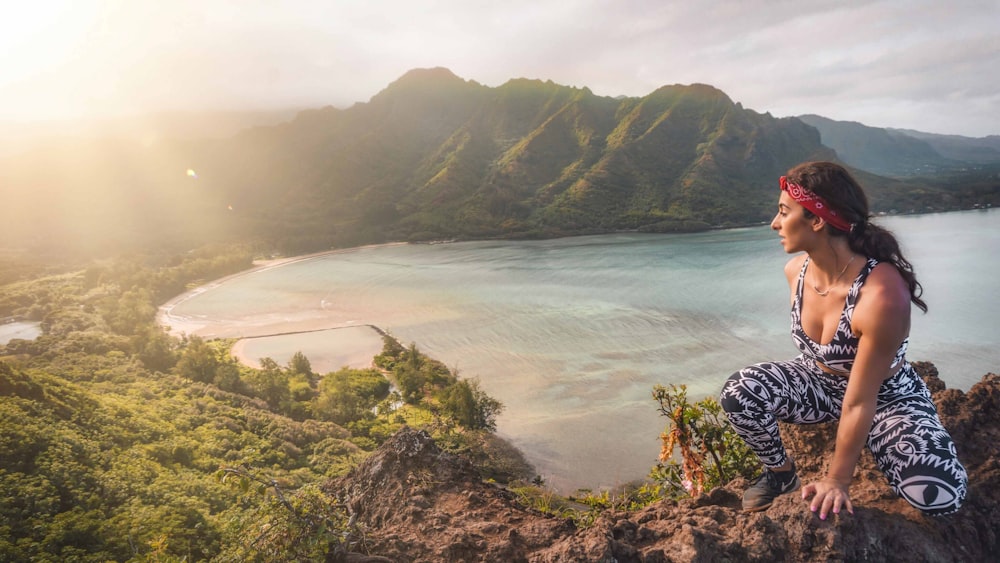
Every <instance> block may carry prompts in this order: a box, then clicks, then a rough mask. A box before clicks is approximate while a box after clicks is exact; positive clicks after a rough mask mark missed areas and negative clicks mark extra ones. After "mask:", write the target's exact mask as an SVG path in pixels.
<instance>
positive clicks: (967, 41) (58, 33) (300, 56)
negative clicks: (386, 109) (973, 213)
mask: <svg viewBox="0 0 1000 563" xmlns="http://www.w3.org/2000/svg"><path fill="white" fill-rule="evenodd" d="M29 6H30V7H29V8H25V10H28V12H27V13H26V14H25V15H24V17H22V18H20V19H21V21H22V27H23V28H26V29H27V28H30V32H24V31H23V30H22V31H21V32H19V33H10V34H3V33H0V49H3V50H4V52H13V51H12V50H11V49H14V48H16V52H18V53H24V55H23V56H22V57H20V58H18V59H17V60H16V61H10V60H9V59H10V58H9V57H7V58H5V60H4V62H0V119H18V118H20V119H30V118H37V117H41V116H46V115H50V116H59V115H63V116H68V115H79V114H86V113H96V114H115V113H127V112H140V111H150V110H160V109H226V108H230V109H248V108H252V107H271V108H273V107H288V106H296V107H302V106H321V105H326V104H334V105H341V106H346V105H349V104H350V103H352V102H355V101H366V100H367V99H369V98H370V97H371V96H373V95H374V94H375V93H377V92H378V91H379V90H381V89H382V88H384V87H385V86H386V85H388V84H389V83H390V82H392V81H393V80H395V79H396V78H398V77H399V76H400V75H402V74H403V73H405V72H406V71H407V70H409V69H412V68H417V67H431V66H444V67H447V68H450V69H451V70H452V71H454V72H455V73H456V74H458V75H459V76H461V77H463V78H466V79H471V80H476V81H478V82H481V83H483V84H487V85H490V86H497V85H499V84H502V83H503V82H506V81H507V80H509V79H511V78H518V77H527V78H540V79H551V80H553V81H554V82H557V83H560V84H566V85H570V86H577V87H583V86H587V87H589V88H590V89H591V90H593V91H594V92H595V93H597V94H601V95H610V96H615V95H622V94H624V95H631V96H641V95H645V94H647V93H649V92H651V91H653V90H655V89H656V88H658V87H660V86H662V85H665V84H674V83H692V82H702V83H707V84H712V85H713V86H716V87H718V88H720V89H722V90H724V91H725V92H726V93H727V94H729V95H730V97H732V98H733V99H734V100H736V101H740V102H742V103H743V104H744V106H746V107H749V108H752V109H756V110H757V111H761V112H764V111H770V112H771V113H773V114H775V115H796V114H801V113H817V114H820V115H824V116H827V117H830V118H833V119H849V120H855V121H861V122H864V123H868V124H871V125H878V126H893V127H907V128H913V129H922V130H928V131H934V132H941V133H960V134H966V135H976V136H979V135H986V134H1000V107H998V105H997V104H998V93H1000V73H997V72H996V70H995V69H997V68H1000V39H998V38H1000V34H998V33H997V32H996V31H995V24H996V22H997V21H1000V3H998V2H995V1H957V2H955V1H953V2H950V3H948V5H947V6H944V5H943V4H942V3H940V2H936V1H930V0H920V1H916V2H908V3H905V4H903V3H899V2H891V1H871V2H865V3H858V2H852V3H849V4H848V3H843V2H840V1H798V2H791V1H779V2H765V1H757V2H731V1H711V2H680V1H670V2H663V1H649V0H647V1H627V0H619V1H612V0H587V1H581V2H563V1H561V0H534V1H529V0H509V1H508V2H502V3H501V2H492V1H486V0H465V1H459V0H454V1H452V0H438V1H424V2H421V1H381V2H363V1H360V0H340V1H333V2H331V1H319V0H317V1H305V0H297V1H285V2H270V1H264V0H257V1H241V2H237V1H231V2H227V1H221V0H204V1H195V0H174V1H172V2H158V1H154V0H147V1H138V0H137V1H130V2H121V1H119V2H111V1H103V2H101V1H97V0H92V1H90V2H85V1H83V0H80V1H77V2H52V1H47V0H41V1H39V2H34V3H31V4H30V5H29ZM23 22H27V25H25V24H24V23H23ZM0 26H2V24H0ZM7 28H10V29H15V28H16V25H14V24H10V23H8V24H7V26H5V27H0V32H2V31H9V29H7Z"/></svg>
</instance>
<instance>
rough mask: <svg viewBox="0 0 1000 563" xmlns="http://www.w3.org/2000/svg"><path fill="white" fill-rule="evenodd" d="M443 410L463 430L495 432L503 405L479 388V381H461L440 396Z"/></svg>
mask: <svg viewBox="0 0 1000 563" xmlns="http://www.w3.org/2000/svg"><path fill="white" fill-rule="evenodd" d="M440 399H441V408H442V410H443V411H444V413H445V414H447V415H448V416H450V417H451V418H452V419H454V420H455V422H456V423H458V425H459V426H462V427H463V428H468V429H469V430H487V431H490V432H493V431H495V430H496V427H497V422H496V420H497V416H499V415H500V413H501V412H503V408H504V407H503V403H501V402H500V401H498V400H496V399H494V398H493V397H490V396H489V395H487V394H486V392H484V391H483V390H482V389H480V388H479V381H478V380H475V379H473V380H469V379H461V380H459V381H456V382H455V383H453V384H451V385H449V386H448V387H446V388H445V389H444V390H443V391H442V392H441V395H440Z"/></svg>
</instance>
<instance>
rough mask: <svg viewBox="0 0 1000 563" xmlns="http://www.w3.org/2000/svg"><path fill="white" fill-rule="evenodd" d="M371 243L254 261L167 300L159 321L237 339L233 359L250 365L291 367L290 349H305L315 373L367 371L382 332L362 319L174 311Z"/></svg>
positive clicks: (176, 329)
mask: <svg viewBox="0 0 1000 563" xmlns="http://www.w3.org/2000/svg"><path fill="white" fill-rule="evenodd" d="M403 244H407V243H389V244H385V245H372V246H397V245H403ZM364 248H371V246H362V247H356V248H347V249H337V250H330V251H325V252H318V253H314V254H307V255H302V256H293V257H288V258H276V259H272V260H259V261H254V267H253V268H250V269H249V270H244V271H242V272H238V273H236V274H232V275H230V276H226V277H223V278H220V279H217V280H213V281H211V282H209V283H206V284H204V285H201V286H198V287H196V288H194V289H192V290H190V291H187V292H185V293H183V294H181V295H178V296H177V297H174V298H173V299H171V300H169V301H167V302H166V303H164V304H163V305H161V306H160V307H159V309H158V310H157V315H156V320H157V323H158V324H160V325H161V326H164V327H166V328H167V329H168V330H169V331H170V333H171V334H173V335H175V336H178V337H180V336H182V335H195V336H200V337H202V338H205V339H213V338H237V339H239V340H237V342H236V343H235V344H234V345H233V348H232V354H233V357H234V358H235V359H236V360H237V361H239V362H240V363H243V364H244V365H247V366H251V367H260V360H261V359H262V358H265V357H269V358H271V359H273V360H275V361H276V362H278V364H279V365H287V363H288V360H289V359H290V357H291V354H290V353H288V352H286V350H289V349H293V350H297V351H301V352H302V353H303V354H305V355H306V357H307V358H309V362H310V364H311V365H312V368H313V371H315V372H317V373H328V372H330V371H336V370H338V369H340V368H342V367H350V368H355V369H363V368H368V367H371V365H372V358H373V357H374V356H375V355H377V354H379V353H380V352H381V351H382V345H383V341H382V336H383V334H384V333H383V331H382V330H381V329H380V328H378V327H376V326H374V325H370V324H365V323H364V321H363V320H352V321H350V322H342V321H341V322H337V321H333V320H331V319H328V318H322V317H320V318H317V317H315V316H309V317H302V318H295V317H293V316H288V315H283V316H281V317H274V318H268V317H254V318H236V319H227V320H226V321H225V322H219V321H209V320H207V319H200V318H192V317H185V316H181V315H177V314H174V309H175V307H177V305H179V304H181V303H183V302H185V301H187V300H188V299H192V298H194V297H197V296H198V295H201V294H203V293H205V292H207V291H211V290H213V289H215V288H217V287H219V286H221V285H223V284H224V283H226V282H228V281H230V280H233V279H236V278H239V277H242V276H248V275H252V274H255V273H258V272H262V271H265V270H269V269H272V268H280V267H282V266H285V265H288V264H292V263H295V262H301V261H304V260H312V259H315V258H319V257H322V256H328V255H330V254H342V253H347V252H355V251H357V250H361V249H364Z"/></svg>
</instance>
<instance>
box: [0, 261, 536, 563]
mask: <svg viewBox="0 0 1000 563" xmlns="http://www.w3.org/2000/svg"><path fill="white" fill-rule="evenodd" d="M4 265H5V269H4V271H5V272H6V273H8V275H9V273H10V272H12V271H13V270H12V269H11V268H10V266H11V264H9V263H5V264H4ZM249 266H250V255H249V254H247V253H246V251H245V249H242V248H238V247H213V248H209V249H205V250H202V251H199V252H195V253H188V254H186V255H184V256H174V257H171V258H167V259H164V260H161V261H159V262H156V261H151V260H150V259H148V258H147V259H146V261H145V262H140V261H138V260H137V259H136V258H134V257H133V258H132V259H125V258H122V259H117V260H111V261H105V262H101V263H99V264H93V265H91V266H89V267H87V268H85V269H82V270H74V271H66V272H61V273H55V272H52V271H51V267H49V268H50V269H49V270H48V271H44V272H38V271H35V272H34V277H31V279H26V280H21V281H10V280H5V281H7V282H8V283H6V284H5V285H3V286H2V287H0V289H2V291H0V317H5V318H17V319H21V320H25V321H30V320H36V321H41V323H42V329H43V334H42V336H40V337H39V338H37V339H35V340H32V341H28V340H17V339H15V340H12V341H10V342H9V343H8V344H6V345H5V346H0V487H2V489H3V490H4V491H5V494H4V496H3V499H2V500H0V560H2V561H29V560H30V561H199V560H208V559H214V560H220V561H246V560H255V559H258V560H259V559H263V560H276V559H281V560H287V558H291V559H296V558H302V559H310V558H313V557H314V556H316V554H321V553H327V552H328V550H329V547H330V546H331V545H339V544H340V543H343V539H344V534H346V533H347V529H348V522H347V520H346V516H345V514H344V513H343V511H341V510H340V509H339V508H338V504H337V502H336V500H335V499H332V498H328V497H327V496H326V495H324V494H323V493H322V492H321V491H320V489H319V484H320V483H321V482H322V481H323V480H325V479H327V478H330V477H335V476H338V475H340V474H342V473H343V472H345V471H346V470H347V469H348V468H350V467H351V466H352V465H354V464H355V463H356V462H357V461H358V460H359V459H361V458H363V457H364V456H366V455H367V454H368V452H371V451H372V450H373V449H374V448H376V447H377V446H378V445H379V444H381V443H382V442H383V441H385V440H386V439H387V438H388V437H389V436H390V435H391V434H392V433H393V432H395V431H396V430H398V429H399V428H401V427H402V426H403V425H410V426H413V427H421V428H427V429H429V430H430V431H431V432H432V433H433V434H434V435H435V436H436V437H437V438H438V441H439V443H440V444H442V445H444V446H445V447H446V448H449V449H451V450H453V451H461V452H463V453H465V454H466V455H468V456H470V457H472V458H473V459H476V460H477V461H478V466H479V467H480V468H481V471H482V472H483V476H484V478H491V479H495V480H498V481H500V482H509V481H511V480H513V479H522V480H523V479H529V478H531V477H532V474H531V471H532V470H531V467H530V466H529V465H528V464H527V462H526V461H525V460H524V459H523V458H522V457H521V456H520V454H519V453H518V452H517V451H516V450H514V449H513V448H511V447H509V446H507V445H506V444H505V443H503V442H501V441H500V440H498V439H497V438H496V437H495V436H494V435H493V434H492V430H494V427H495V420H496V416H497V415H498V414H499V413H500V412H501V410H502V408H503V405H501V404H500V403H499V402H497V401H496V400H494V399H492V398H491V397H489V396H487V395H486V394H485V393H484V392H482V391H481V390H480V389H479V385H478V382H477V381H476V380H469V379H460V378H458V377H457V376H456V374H455V373H454V372H453V370H449V369H448V368H447V367H446V366H444V365H442V364H441V363H440V362H437V361H435V360H433V359H430V358H428V357H426V356H424V355H423V354H422V353H420V351H419V350H418V349H417V347H416V346H415V345H412V344H411V345H410V346H408V347H406V346H402V345H400V344H399V343H398V342H396V341H395V340H393V339H392V338H391V337H386V338H385V347H384V350H383V352H382V354H380V355H379V356H377V357H376V358H374V365H373V367H372V368H371V369H362V370H358V369H348V368H344V369H341V370H338V371H336V372H332V373H325V374H322V373H315V372H314V371H313V370H312V368H311V366H310V363H309V360H308V358H306V357H305V356H303V355H302V354H296V355H295V356H294V357H293V358H292V360H291V361H290V362H289V364H288V365H287V366H281V365H278V364H277V363H276V362H274V361H273V360H270V359H266V358H265V359H264V360H263V362H262V369H251V368H248V367H246V366H243V365H239V364H237V363H236V362H235V361H234V360H233V359H232V358H231V356H230V354H229V347H230V345H231V344H232V342H228V341H223V340H213V341H208V342H206V341H204V340H202V339H200V338H197V337H190V338H188V337H185V338H181V339H178V338H175V337H173V336H171V335H170V334H168V333H166V332H165V331H164V330H163V329H162V328H161V327H159V326H157V325H156V324H155V322H154V316H155V311H156V305H157V304H158V303H159V302H162V301H163V300H165V299H166V298H167V297H169V296H172V295H175V294H177V293H179V292H181V291H183V290H184V288H186V287H188V286H189V284H192V283H199V282H200V281H204V280H206V279H212V278H216V277H219V276H222V275H225V274H228V273H232V272H235V271H239V270H243V269H246V268H247V267H249ZM23 267H24V266H23V264H22V268H23ZM276 554H280V555H276Z"/></svg>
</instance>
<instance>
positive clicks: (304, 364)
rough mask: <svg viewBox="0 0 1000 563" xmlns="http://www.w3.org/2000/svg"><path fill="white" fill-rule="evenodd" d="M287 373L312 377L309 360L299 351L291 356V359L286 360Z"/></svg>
mask: <svg viewBox="0 0 1000 563" xmlns="http://www.w3.org/2000/svg"><path fill="white" fill-rule="evenodd" d="M288 371H290V372H291V373H301V374H302V375H307V376H310V377H311V376H312V375H313V371H312V364H310V363H309V358H307V357H306V355H305V354H303V353H302V352H301V351H298V352H295V354H293V355H292V359H290V360H288Z"/></svg>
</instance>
